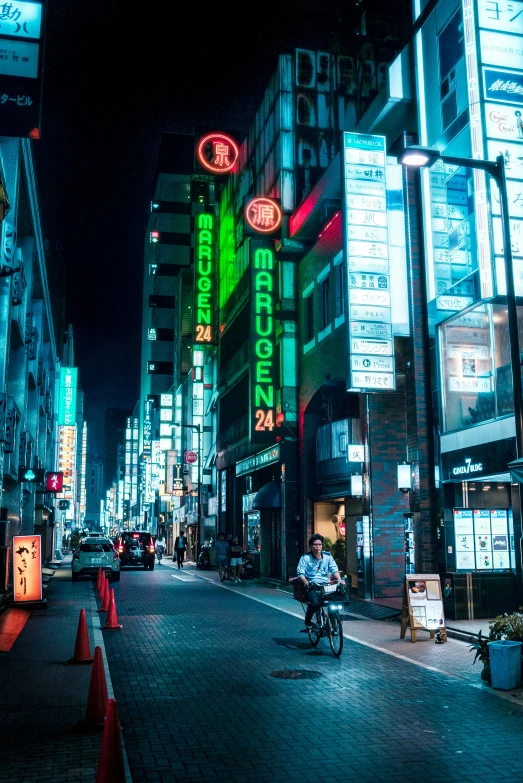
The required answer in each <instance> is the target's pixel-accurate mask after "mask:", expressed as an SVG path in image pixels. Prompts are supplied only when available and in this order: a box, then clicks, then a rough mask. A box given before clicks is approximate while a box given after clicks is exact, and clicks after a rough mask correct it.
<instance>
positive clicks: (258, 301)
mask: <svg viewBox="0 0 523 783" xmlns="http://www.w3.org/2000/svg"><path fill="white" fill-rule="evenodd" d="M250 262H251V263H250V266H251V291H250V294H251V299H250V301H251V351H250V356H251V358H250V368H249V379H250V405H249V428H250V441H251V443H272V442H273V441H274V435H273V430H274V422H275V419H276V411H275V405H276V321H275V303H276V273H275V258H274V248H273V247H271V244H270V242H267V241H263V240H257V239H252V240H251V245H250Z"/></svg>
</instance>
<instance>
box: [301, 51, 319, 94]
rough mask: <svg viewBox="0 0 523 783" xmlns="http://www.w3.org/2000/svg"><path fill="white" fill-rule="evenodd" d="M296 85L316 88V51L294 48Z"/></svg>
mask: <svg viewBox="0 0 523 783" xmlns="http://www.w3.org/2000/svg"><path fill="white" fill-rule="evenodd" d="M296 85H297V86H298V87H308V88H309V89H311V90H315V89H316V52H311V51H309V50H308V49H296Z"/></svg>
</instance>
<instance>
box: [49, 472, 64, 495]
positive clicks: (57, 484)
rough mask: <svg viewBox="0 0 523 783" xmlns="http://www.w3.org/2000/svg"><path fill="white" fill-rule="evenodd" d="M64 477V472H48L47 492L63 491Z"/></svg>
mask: <svg viewBox="0 0 523 783" xmlns="http://www.w3.org/2000/svg"><path fill="white" fill-rule="evenodd" d="M63 484H64V477H63V474H62V473H56V472H54V473H46V474H45V488H46V490H47V492H61V491H62V490H63Z"/></svg>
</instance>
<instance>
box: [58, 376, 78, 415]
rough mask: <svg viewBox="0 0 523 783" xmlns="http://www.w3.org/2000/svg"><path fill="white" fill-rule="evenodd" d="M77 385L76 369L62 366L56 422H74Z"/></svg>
mask: <svg viewBox="0 0 523 783" xmlns="http://www.w3.org/2000/svg"><path fill="white" fill-rule="evenodd" d="M77 385H78V369H77V368H76V367H62V368H61V370H60V395H59V403H58V424H60V425H65V426H69V425H73V424H75V423H76V387H77Z"/></svg>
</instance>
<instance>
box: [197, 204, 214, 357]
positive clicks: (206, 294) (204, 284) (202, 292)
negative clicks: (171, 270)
mask: <svg viewBox="0 0 523 783" xmlns="http://www.w3.org/2000/svg"><path fill="white" fill-rule="evenodd" d="M213 240H214V215H210V214H208V213H201V214H199V215H196V259H195V264H194V342H196V343H206V344H211V343H213V342H214V301H213V297H214V290H213V289H214V284H213V281H214V257H213V256H214V241H213Z"/></svg>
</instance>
